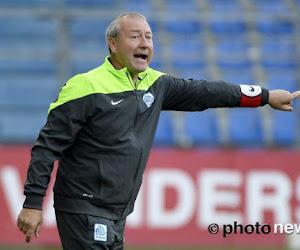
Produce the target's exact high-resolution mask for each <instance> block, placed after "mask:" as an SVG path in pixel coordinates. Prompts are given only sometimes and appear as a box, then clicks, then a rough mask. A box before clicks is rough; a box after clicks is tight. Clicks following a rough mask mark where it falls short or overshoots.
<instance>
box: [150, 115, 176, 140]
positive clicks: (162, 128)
mask: <svg viewBox="0 0 300 250" xmlns="http://www.w3.org/2000/svg"><path fill="white" fill-rule="evenodd" d="M172 123H173V117H172V112H170V111H163V112H161V114H160V118H159V122H158V126H157V130H156V134H155V137H154V142H153V144H154V146H175V139H174V130H173V124H172Z"/></svg>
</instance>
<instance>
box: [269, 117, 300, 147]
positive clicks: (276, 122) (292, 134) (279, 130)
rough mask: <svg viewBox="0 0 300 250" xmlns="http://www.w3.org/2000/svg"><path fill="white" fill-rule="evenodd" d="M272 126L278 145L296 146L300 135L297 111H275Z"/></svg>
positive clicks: (275, 142)
mask: <svg viewBox="0 0 300 250" xmlns="http://www.w3.org/2000/svg"><path fill="white" fill-rule="evenodd" d="M272 128H273V130H272V134H273V139H274V144H275V145H276V146H284V147H293V146H295V143H296V142H297V138H298V136H299V133H298V131H299V121H298V120H297V113H296V112H273V116H272Z"/></svg>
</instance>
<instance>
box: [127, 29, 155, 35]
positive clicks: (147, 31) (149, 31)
mask: <svg viewBox="0 0 300 250" xmlns="http://www.w3.org/2000/svg"><path fill="white" fill-rule="evenodd" d="M140 31H141V30H134V29H132V30H130V32H140ZM146 33H151V34H152V31H146Z"/></svg>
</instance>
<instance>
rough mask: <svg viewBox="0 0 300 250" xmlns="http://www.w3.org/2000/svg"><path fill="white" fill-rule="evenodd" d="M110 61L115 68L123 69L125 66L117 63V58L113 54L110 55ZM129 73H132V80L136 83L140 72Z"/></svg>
mask: <svg viewBox="0 0 300 250" xmlns="http://www.w3.org/2000/svg"><path fill="white" fill-rule="evenodd" d="M109 61H110V63H111V64H112V66H114V68H115V69H116V70H119V69H122V68H123V67H121V66H120V65H119V64H118V63H117V61H116V60H115V58H114V57H113V56H110V57H109ZM129 73H130V75H131V79H132V82H133V84H134V85H135V83H136V81H137V79H138V78H139V74H137V73H132V72H130V71H129Z"/></svg>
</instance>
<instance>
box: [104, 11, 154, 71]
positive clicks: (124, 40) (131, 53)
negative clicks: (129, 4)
mask: <svg viewBox="0 0 300 250" xmlns="http://www.w3.org/2000/svg"><path fill="white" fill-rule="evenodd" d="M120 28H121V29H120V34H119V38H118V39H117V40H116V39H114V38H110V39H109V43H110V48H111V50H112V52H113V53H114V56H113V58H112V60H113V61H112V63H113V65H114V66H115V68H117V69H121V68H124V67H127V68H128V70H129V72H130V73H131V75H132V76H137V74H138V73H140V72H143V71H145V70H146V69H147V67H148V65H149V64H150V62H151V60H152V57H153V42H152V32H151V28H150V26H149V24H148V23H147V22H146V21H145V20H143V19H140V18H133V17H124V18H122V19H121V27H120Z"/></svg>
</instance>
